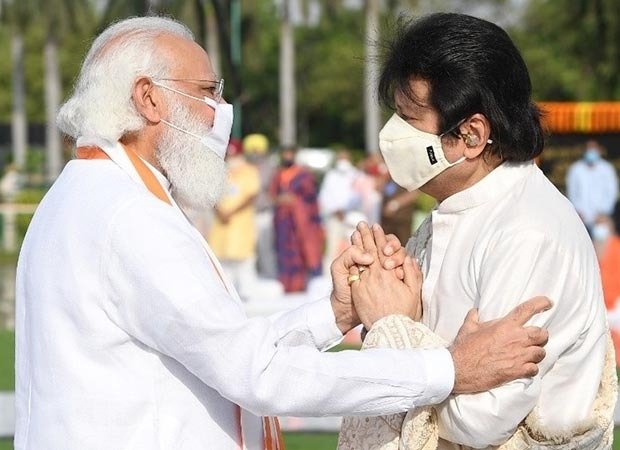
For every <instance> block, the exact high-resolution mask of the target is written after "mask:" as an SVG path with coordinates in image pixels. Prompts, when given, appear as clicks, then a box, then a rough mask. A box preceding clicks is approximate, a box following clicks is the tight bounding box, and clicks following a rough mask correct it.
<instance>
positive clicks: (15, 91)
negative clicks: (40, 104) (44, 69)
mask: <svg viewBox="0 0 620 450" xmlns="http://www.w3.org/2000/svg"><path fill="white" fill-rule="evenodd" d="M32 11H33V4H32V1H30V0H2V1H0V12H1V14H2V23H3V25H7V26H8V28H9V30H10V33H11V62H12V64H13V66H12V70H11V99H12V106H13V107H12V114H11V143H12V148H13V162H14V163H15V164H16V165H17V167H18V169H20V170H21V169H23V168H24V167H25V165H26V149H27V145H28V119H27V115H26V87H25V85H26V82H25V79H26V75H25V66H24V59H25V50H24V33H25V31H26V28H27V26H28V23H29V18H30V15H31V13H32Z"/></svg>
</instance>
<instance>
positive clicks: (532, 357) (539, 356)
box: [527, 347, 547, 364]
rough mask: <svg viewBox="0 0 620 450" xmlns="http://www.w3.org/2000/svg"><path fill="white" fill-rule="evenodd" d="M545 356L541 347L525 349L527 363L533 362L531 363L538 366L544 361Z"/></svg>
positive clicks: (545, 353)
mask: <svg viewBox="0 0 620 450" xmlns="http://www.w3.org/2000/svg"><path fill="white" fill-rule="evenodd" d="M546 355H547V352H546V351H545V349H544V348H542V347H529V348H528V349H527V359H528V362H533V363H536V364H538V363H539V362H541V361H542V360H543V359H545V356H546Z"/></svg>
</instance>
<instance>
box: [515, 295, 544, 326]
mask: <svg viewBox="0 0 620 450" xmlns="http://www.w3.org/2000/svg"><path fill="white" fill-rule="evenodd" d="M552 305H553V304H552V303H551V300H549V299H548V298H547V297H534V298H531V299H529V300H527V301H526V302H523V303H521V304H520V305H517V307H516V308H515V309H513V310H512V311H511V312H510V313H509V314H508V315H507V316H506V319H509V320H512V321H514V322H516V323H518V324H519V325H525V323H526V322H527V321H528V320H530V319H531V318H532V317H533V316H534V315H536V314H538V313H541V312H544V311H548V310H549V309H551V306H552Z"/></svg>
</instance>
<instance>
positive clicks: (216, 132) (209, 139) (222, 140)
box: [153, 81, 233, 159]
mask: <svg viewBox="0 0 620 450" xmlns="http://www.w3.org/2000/svg"><path fill="white" fill-rule="evenodd" d="M153 84H155V85H156V86H159V87H161V88H164V89H167V90H169V91H172V92H175V93H177V94H180V95H183V96H185V97H188V98H191V99H194V100H198V101H199V102H203V103H206V104H207V105H209V106H210V107H211V108H213V110H214V111H215V118H214V119H213V126H212V127H211V129H210V130H209V132H208V133H206V134H204V135H202V136H199V135H197V134H194V133H192V132H191V131H188V130H185V129H184V128H181V127H179V126H178V125H174V124H173V123H170V122H168V121H167V120H164V119H161V121H162V122H163V123H165V124H166V125H168V126H169V127H172V128H174V129H175V130H178V131H180V132H181V133H185V134H187V135H189V136H192V137H193V138H195V139H197V140H199V141H200V142H202V143H203V144H204V145H205V147H207V148H208V149H209V150H211V151H213V152H214V153H215V154H216V155H217V156H219V157H220V158H222V159H224V157H225V156H226V149H227V148H228V141H229V140H230V131H231V130H232V123H233V107H232V105H230V104H228V103H217V102H216V101H215V100H213V99H212V98H209V97H206V96H205V97H204V98H199V97H194V96H193V95H189V94H186V93H185V92H181V91H178V90H176V89H173V88H171V87H170V86H166V85H164V84H161V83H158V82H156V81H153Z"/></svg>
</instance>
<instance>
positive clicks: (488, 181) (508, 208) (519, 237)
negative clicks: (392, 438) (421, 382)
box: [423, 163, 607, 448]
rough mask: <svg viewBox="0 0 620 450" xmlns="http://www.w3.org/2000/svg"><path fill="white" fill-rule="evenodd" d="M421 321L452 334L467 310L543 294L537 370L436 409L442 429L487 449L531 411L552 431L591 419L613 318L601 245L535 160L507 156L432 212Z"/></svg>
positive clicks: (491, 315)
mask: <svg viewBox="0 0 620 450" xmlns="http://www.w3.org/2000/svg"><path fill="white" fill-rule="evenodd" d="M423 269H424V270H423V271H424V273H425V282H424V286H423V303H424V317H423V322H424V324H425V325H427V326H428V327H429V328H430V329H432V330H434V331H435V332H436V333H437V334H438V335H440V336H441V337H443V338H444V339H446V340H448V341H452V340H453V339H454V337H455V336H456V333H457V331H458V330H459V327H460V326H461V324H462V322H463V319H464V317H465V315H466V313H467V312H468V311H469V309H470V308H473V307H476V308H479V311H480V318H481V320H490V319H496V318H499V317H502V316H504V315H505V314H507V313H508V312H509V311H510V310H512V309H513V308H514V307H515V306H516V305H517V304H519V303H520V302H522V301H523V300H525V299H527V298H529V297H534V296H537V295H546V296H548V297H549V298H551V300H552V301H553V302H554V306H553V308H552V309H551V310H550V311H548V312H545V313H543V314H539V315H537V316H535V317H534V318H533V319H532V320H531V324H532V325H537V326H543V327H545V328H547V329H548V330H549V335H550V338H549V343H548V345H547V346H546V351H547V356H546V358H545V359H544V361H543V362H542V363H541V364H540V365H539V367H540V374H539V375H538V376H536V377H535V378H533V379H522V380H517V381H514V382H512V383H509V384H507V385H505V386H502V387H499V388H496V389H493V390H491V391H489V392H484V393H480V394H476V395H460V396H456V397H453V396H450V397H449V398H448V399H447V400H446V401H445V402H444V403H442V405H440V406H439V407H438V408H437V410H438V418H439V434H440V437H441V438H443V439H446V440H447V441H450V442H455V443H460V444H464V445H467V446H471V447H476V448H482V447H486V446H488V445H497V444H501V443H502V442H504V441H505V440H506V439H507V438H508V437H509V436H510V435H511V434H512V433H513V432H514V430H515V428H516V427H517V425H518V424H519V423H520V422H521V421H522V420H523V419H524V418H525V416H526V415H527V414H528V413H530V411H532V410H534V413H535V414H537V415H538V417H539V419H540V423H541V426H544V427H548V429H549V430H550V432H553V431H556V432H559V431H561V430H565V429H567V428H573V427H575V426H576V425H577V424H579V423H580V421H582V420H585V419H586V418H587V417H588V416H589V414H590V410H591V407H592V403H593V401H594V398H595V396H596V393H597V390H598V387H599V383H600V380H601V373H602V368H603V363H604V359H605V348H606V343H607V341H606V320H605V307H604V304H603V297H602V290H601V283H600V275H599V270H598V264H597V261H596V256H595V254H594V249H593V247H592V244H591V242H590V239H589V238H588V235H587V233H586V230H585V228H584V227H583V224H582V223H581V221H580V220H579V218H578V216H577V214H576V213H575V210H574V209H573V207H572V206H571V204H570V203H569V202H568V200H567V199H566V198H565V197H563V196H562V195H561V194H560V193H559V192H558V191H557V190H556V189H555V187H554V186H553V185H552V184H551V183H550V182H549V181H548V180H547V179H546V178H545V176H544V175H543V174H542V172H541V171H540V170H539V169H538V168H537V167H536V166H535V165H534V164H533V163H524V164H507V163H506V164H503V165H502V166H500V167H498V168H497V169H495V170H494V171H492V172H491V173H490V174H489V175H487V176H486V177H485V178H484V179H482V180H481V181H480V182H478V183H477V184H476V185H474V186H473V187H471V188H469V189H467V190H465V191H462V192H460V193H458V194H456V195H454V196H452V197H449V198H448V199H446V200H445V201H444V202H442V203H441V204H440V205H439V206H438V209H437V210H435V211H434V212H433V214H432V239H431V240H430V241H429V243H428V245H427V254H426V257H425V266H424V267H423Z"/></svg>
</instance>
